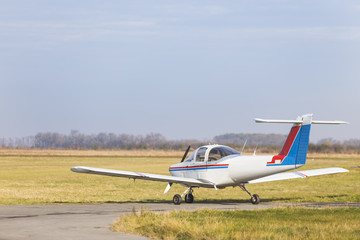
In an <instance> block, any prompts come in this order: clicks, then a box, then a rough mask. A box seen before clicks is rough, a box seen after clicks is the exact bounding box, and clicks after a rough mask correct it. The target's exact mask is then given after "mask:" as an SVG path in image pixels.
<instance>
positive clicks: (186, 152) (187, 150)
mask: <svg viewBox="0 0 360 240" xmlns="http://www.w3.org/2000/svg"><path fill="white" fill-rule="evenodd" d="M189 150H190V145H189V146H188V148H187V149H186V151H185V154H184V156H183V158H182V159H181V162H183V161H184V160H185V158H186V156H187V154H188V152H189Z"/></svg>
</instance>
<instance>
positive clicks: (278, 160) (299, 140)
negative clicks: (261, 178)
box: [255, 114, 346, 168]
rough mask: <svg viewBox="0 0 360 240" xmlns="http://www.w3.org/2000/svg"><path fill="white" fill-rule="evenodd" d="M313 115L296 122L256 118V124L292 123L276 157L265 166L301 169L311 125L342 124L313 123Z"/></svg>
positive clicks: (337, 122) (300, 118) (304, 161)
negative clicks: (284, 166) (286, 166)
mask: <svg viewBox="0 0 360 240" xmlns="http://www.w3.org/2000/svg"><path fill="white" fill-rule="evenodd" d="M312 117H313V114H305V115H303V116H301V117H298V118H297V119H296V120H265V119H259V118H256V119H255V121H256V122H257V123H293V124H294V125H293V127H292V128H291V130H290V133H289V135H288V137H287V139H286V141H285V144H284V146H283V148H282V149H281V151H280V153H279V154H278V155H275V156H273V158H272V160H271V161H270V162H267V166H282V165H294V166H295V168H298V167H301V166H303V165H304V164H305V163H306V155H307V150H308V146H309V136H310V128H311V124H312V123H313V124H343V123H346V122H343V121H313V120H312Z"/></svg>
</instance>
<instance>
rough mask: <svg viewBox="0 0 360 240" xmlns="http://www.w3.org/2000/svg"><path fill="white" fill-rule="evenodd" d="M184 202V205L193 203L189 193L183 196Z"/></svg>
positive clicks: (192, 197)
mask: <svg viewBox="0 0 360 240" xmlns="http://www.w3.org/2000/svg"><path fill="white" fill-rule="evenodd" d="M185 202H186V203H193V202H194V196H193V195H192V194H191V193H188V194H186V195H185Z"/></svg>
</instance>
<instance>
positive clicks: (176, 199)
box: [173, 194, 181, 205]
mask: <svg viewBox="0 0 360 240" xmlns="http://www.w3.org/2000/svg"><path fill="white" fill-rule="evenodd" d="M173 203H174V204H175V205H180V203H181V196H180V194H175V195H174V197H173Z"/></svg>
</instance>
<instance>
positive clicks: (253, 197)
mask: <svg viewBox="0 0 360 240" xmlns="http://www.w3.org/2000/svg"><path fill="white" fill-rule="evenodd" d="M239 187H240V188H241V189H242V190H243V191H245V192H247V194H249V195H250V201H251V203H252V204H259V203H260V197H259V195H257V194H254V195H251V193H250V192H249V191H248V190H247V189H246V188H245V186H244V184H241V185H239Z"/></svg>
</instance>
